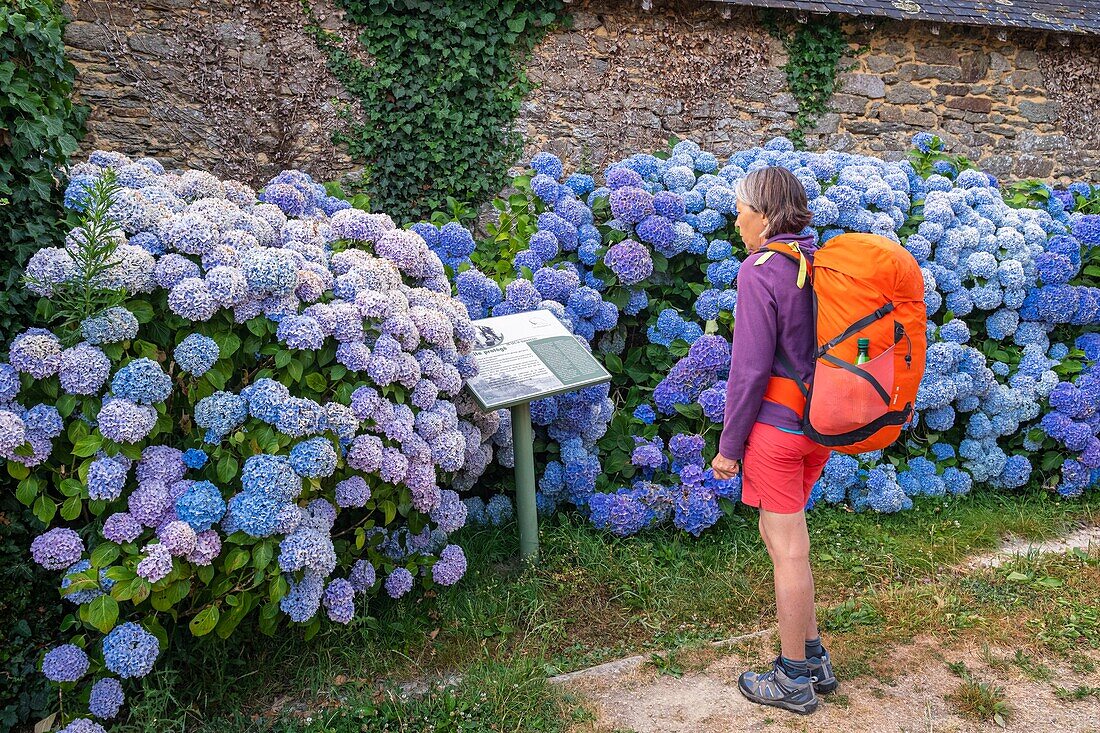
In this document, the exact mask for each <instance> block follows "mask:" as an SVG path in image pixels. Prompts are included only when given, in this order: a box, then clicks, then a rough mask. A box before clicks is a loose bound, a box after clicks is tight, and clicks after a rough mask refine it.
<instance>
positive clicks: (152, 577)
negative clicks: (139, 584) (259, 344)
mask: <svg viewBox="0 0 1100 733" xmlns="http://www.w3.org/2000/svg"><path fill="white" fill-rule="evenodd" d="M184 526H186V525H184ZM143 552H145V557H144V558H143V559H142V560H141V561H140V562H139V563H138V565H137V574H138V575H139V576H140V577H142V578H145V579H146V580H148V581H149V582H150V583H156V582H157V581H158V580H163V579H164V578H166V577H168V574H169V573H171V572H172V553H171V551H170V550H169V549H168V546H167V545H164V544H155V545H146V546H145V549H144V550H143ZM112 671H115V670H112ZM123 676H124V677H125V675H123Z"/></svg>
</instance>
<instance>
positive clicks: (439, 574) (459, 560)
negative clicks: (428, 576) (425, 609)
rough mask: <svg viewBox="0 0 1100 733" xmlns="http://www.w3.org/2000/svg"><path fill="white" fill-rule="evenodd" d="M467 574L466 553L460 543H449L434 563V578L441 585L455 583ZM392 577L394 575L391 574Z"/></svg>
mask: <svg viewBox="0 0 1100 733" xmlns="http://www.w3.org/2000/svg"><path fill="white" fill-rule="evenodd" d="M465 574H466V554H465V553H464V552H463V551H462V548H461V547H459V546H458V545H447V546H446V547H444V548H443V551H442V552H440V553H439V559H438V560H436V562H435V564H434V565H432V580H434V581H435V582H436V583H439V584H440V585H454V584H455V583H457V582H458V581H459V580H460V579H461V578H462V576H463V575H465ZM391 577H392V576H391Z"/></svg>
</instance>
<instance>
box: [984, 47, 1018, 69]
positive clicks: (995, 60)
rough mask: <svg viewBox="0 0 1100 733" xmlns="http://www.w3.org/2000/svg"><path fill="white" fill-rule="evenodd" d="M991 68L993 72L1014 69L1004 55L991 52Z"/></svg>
mask: <svg viewBox="0 0 1100 733" xmlns="http://www.w3.org/2000/svg"><path fill="white" fill-rule="evenodd" d="M989 68H991V69H993V71H1007V70H1008V69H1011V68H1012V62H1011V61H1009V60H1008V58H1007V57H1006V56H1005V55H1004V54H1003V53H997V52H996V51H991V52H990V53H989Z"/></svg>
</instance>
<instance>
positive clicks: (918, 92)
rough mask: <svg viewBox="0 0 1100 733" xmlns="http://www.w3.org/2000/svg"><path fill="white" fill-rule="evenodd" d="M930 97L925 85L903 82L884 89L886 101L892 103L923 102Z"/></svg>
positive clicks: (930, 93)
mask: <svg viewBox="0 0 1100 733" xmlns="http://www.w3.org/2000/svg"><path fill="white" fill-rule="evenodd" d="M931 99H932V92H930V91H928V89H926V88H925V87H922V86H917V85H916V84H910V83H908V82H903V83H901V84H896V85H894V86H892V87H890V88H889V89H887V90H886V101H887V102H891V103H893V104H924V103H925V102H928V101H929V100H931Z"/></svg>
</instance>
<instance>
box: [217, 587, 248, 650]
mask: <svg viewBox="0 0 1100 733" xmlns="http://www.w3.org/2000/svg"><path fill="white" fill-rule="evenodd" d="M241 595H242V596H245V597H246V598H247V596H248V593H242V594H241ZM250 608H251V604H250V603H248V602H247V601H246V602H244V603H241V604H239V605H237V606H234V607H233V608H231V609H230V610H229V612H228V613H226V614H224V615H223V616H222V617H221V620H220V621H218V626H217V628H216V629H215V633H217V635H218V637H219V638H222V639H228V638H229V637H230V636H231V635H232V634H233V632H234V631H235V630H236V628H237V626H238V625H240V623H241V621H243V620H244V618H245V616H247V615H248V611H249V609H250Z"/></svg>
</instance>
